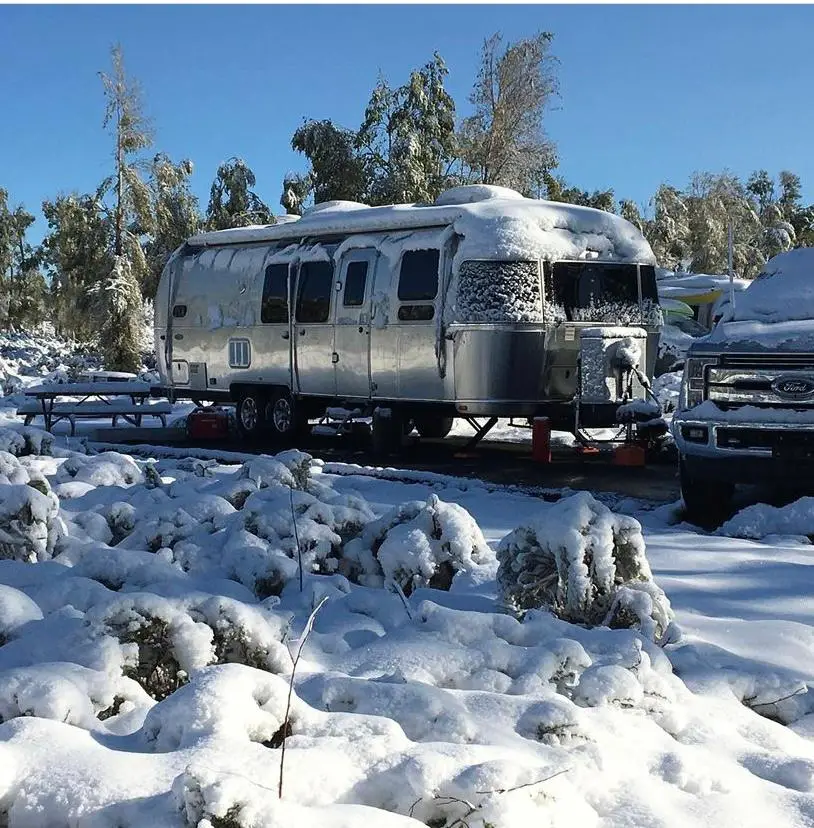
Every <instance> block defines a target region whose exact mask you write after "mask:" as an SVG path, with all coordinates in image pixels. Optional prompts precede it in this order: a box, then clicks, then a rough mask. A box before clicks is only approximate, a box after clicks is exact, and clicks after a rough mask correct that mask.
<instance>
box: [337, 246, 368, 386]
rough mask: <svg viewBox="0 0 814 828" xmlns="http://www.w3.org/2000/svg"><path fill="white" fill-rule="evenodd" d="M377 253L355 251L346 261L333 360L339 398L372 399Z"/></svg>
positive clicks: (339, 286)
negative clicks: (372, 311)
mask: <svg viewBox="0 0 814 828" xmlns="http://www.w3.org/2000/svg"><path fill="white" fill-rule="evenodd" d="M377 255H378V254H377V252H376V251H375V250H373V249H370V248H366V249H361V250H351V251H350V252H349V253H347V254H346V255H345V256H344V257H343V258H342V266H341V269H340V271H339V279H338V280H337V282H336V300H335V302H334V348H333V360H334V366H335V373H336V394H337V396H339V397H354V398H361V399H367V398H368V397H370V294H371V291H372V284H373V273H374V270H375V268H376V257H377Z"/></svg>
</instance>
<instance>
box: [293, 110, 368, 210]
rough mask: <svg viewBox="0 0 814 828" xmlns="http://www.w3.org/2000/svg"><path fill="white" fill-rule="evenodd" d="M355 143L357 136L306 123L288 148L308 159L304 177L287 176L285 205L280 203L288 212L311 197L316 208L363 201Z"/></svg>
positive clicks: (361, 170) (362, 171)
mask: <svg viewBox="0 0 814 828" xmlns="http://www.w3.org/2000/svg"><path fill="white" fill-rule="evenodd" d="M355 140H356V133H354V132H352V131H351V130H348V129H342V128H341V127H338V126H336V125H335V124H334V123H333V122H332V121H328V120H326V121H314V120H308V121H305V123H303V124H302V126H300V127H299V128H298V129H297V131H296V132H295V133H294V135H293V137H292V139H291V148H292V149H293V150H296V151H297V152H301V153H302V154H303V155H304V156H305V157H306V158H307V159H308V162H309V164H310V169H309V171H308V174H307V175H305V176H287V177H286V179H285V181H284V182H283V199H285V202H281V203H282V204H283V206H284V207H285V208H286V210H287V211H288V210H289V209H290V208H296V207H298V206H300V205H301V204H302V202H303V201H304V200H305V198H307V196H308V195H309V194H310V193H313V196H314V201H315V202H316V203H317V204H319V203H320V202H322V201H334V200H337V199H341V200H345V201H361V200H362V199H363V198H364V197H365V187H366V179H365V167H364V163H363V161H362V159H361V158H360V157H359V155H358V153H357V152H356V149H355V146H354V143H355ZM294 212H297V211H296V209H294Z"/></svg>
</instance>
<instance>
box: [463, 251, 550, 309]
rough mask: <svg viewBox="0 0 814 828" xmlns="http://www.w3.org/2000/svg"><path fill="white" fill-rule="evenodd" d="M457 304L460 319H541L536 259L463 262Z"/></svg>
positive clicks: (538, 274) (540, 299) (540, 298)
mask: <svg viewBox="0 0 814 828" xmlns="http://www.w3.org/2000/svg"><path fill="white" fill-rule="evenodd" d="M457 304H458V318H459V319H460V321H461V322H540V321H542V297H541V295H540V271H539V267H538V265H537V262H518V261H502V262H501V261H469V262H464V263H463V264H462V265H461V267H460V269H459V271H458V300H457Z"/></svg>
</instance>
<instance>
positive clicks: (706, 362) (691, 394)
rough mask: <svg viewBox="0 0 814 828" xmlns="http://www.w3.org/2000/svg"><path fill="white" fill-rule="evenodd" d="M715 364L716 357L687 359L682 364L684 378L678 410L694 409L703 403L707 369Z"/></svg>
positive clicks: (716, 361) (716, 362)
mask: <svg viewBox="0 0 814 828" xmlns="http://www.w3.org/2000/svg"><path fill="white" fill-rule="evenodd" d="M717 364H718V357H687V361H686V362H685V363H684V377H683V378H682V380H681V394H680V397H679V408H680V409H686V408H695V406H696V405H700V404H701V403H702V402H704V397H705V395H706V382H707V368H708V367H709V366H710V365H717Z"/></svg>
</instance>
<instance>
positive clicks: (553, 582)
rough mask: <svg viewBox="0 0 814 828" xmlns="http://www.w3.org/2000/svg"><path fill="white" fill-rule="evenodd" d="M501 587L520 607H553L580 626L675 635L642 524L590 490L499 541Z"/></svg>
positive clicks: (652, 635) (653, 637) (656, 636)
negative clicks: (649, 559) (624, 628)
mask: <svg viewBox="0 0 814 828" xmlns="http://www.w3.org/2000/svg"><path fill="white" fill-rule="evenodd" d="M497 559H498V561H499V562H500V567H499V569H498V573H497V579H498V584H499V585H500V588H501V592H502V595H503V598H504V600H505V601H506V602H507V603H508V604H509V605H510V606H512V607H513V608H515V609H517V610H528V609H531V608H535V607H540V608H544V609H548V610H550V611H551V612H553V613H555V614H556V615H557V616H558V617H560V618H563V619H565V620H568V621H571V622H573V623H580V624H583V623H584V624H589V625H597V624H602V625H605V626H610V627H634V628H636V629H638V630H640V631H641V633H642V635H644V636H645V637H647V638H649V639H650V640H654V641H664V640H667V639H668V638H670V637H672V636H673V635H674V634H676V632H677V631H676V630H674V629H671V627H672V612H671V610H670V603H669V601H668V600H667V596H666V595H665V594H664V592H663V591H662V590H661V589H659V587H658V586H657V585H656V584H655V583H654V581H653V576H652V573H651V572H650V566H649V564H648V563H647V557H646V554H645V545H644V538H643V537H642V529H641V526H640V525H639V523H638V521H636V520H635V519H634V518H631V517H628V516H626V515H619V514H615V513H613V512H611V510H610V509H608V507H607V506H604V505H603V504H601V503H600V502H599V501H597V500H596V499H595V498H593V497H592V496H591V495H590V494H588V493H587V492H580V493H579V494H575V495H572V496H571V497H569V498H565V499H564V500H561V501H559V502H557V503H555V504H554V505H553V506H551V507H550V508H548V509H546V510H545V511H544V512H543V513H542V515H541V516H540V518H539V519H538V520H536V521H534V522H533V523H531V524H529V525H528V526H522V527H520V528H518V529H515V530H514V531H513V532H511V533H510V534H509V535H507V536H506V537H505V538H504V539H503V540H502V541H501V543H500V546H499V547H498V552H497Z"/></svg>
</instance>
